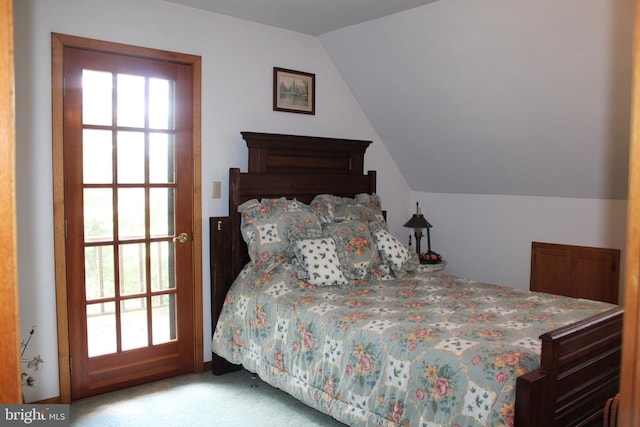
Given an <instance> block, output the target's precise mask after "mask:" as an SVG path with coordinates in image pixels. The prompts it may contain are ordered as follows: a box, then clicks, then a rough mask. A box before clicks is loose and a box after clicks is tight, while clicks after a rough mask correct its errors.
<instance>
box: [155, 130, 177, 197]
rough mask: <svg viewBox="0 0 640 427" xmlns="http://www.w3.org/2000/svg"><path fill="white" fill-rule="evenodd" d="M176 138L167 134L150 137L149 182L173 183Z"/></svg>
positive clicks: (156, 134)
mask: <svg viewBox="0 0 640 427" xmlns="http://www.w3.org/2000/svg"><path fill="white" fill-rule="evenodd" d="M173 159H174V136H173V135H170V134H166V133H152V134H150V135H149V182H151V183H154V184H170V183H173V176H174V173H173V170H174V162H173Z"/></svg>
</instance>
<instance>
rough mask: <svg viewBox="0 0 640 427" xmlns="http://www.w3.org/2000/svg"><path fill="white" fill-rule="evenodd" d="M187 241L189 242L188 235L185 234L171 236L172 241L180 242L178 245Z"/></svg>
mask: <svg viewBox="0 0 640 427" xmlns="http://www.w3.org/2000/svg"><path fill="white" fill-rule="evenodd" d="M187 240H189V235H188V234H187V233H185V232H182V233H180V234H178V235H177V236H173V241H174V242H180V243H185V242H186V241H187Z"/></svg>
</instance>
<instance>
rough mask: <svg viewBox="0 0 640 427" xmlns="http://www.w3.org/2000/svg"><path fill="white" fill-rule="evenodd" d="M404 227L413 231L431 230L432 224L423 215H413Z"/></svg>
mask: <svg viewBox="0 0 640 427" xmlns="http://www.w3.org/2000/svg"><path fill="white" fill-rule="evenodd" d="M404 226H405V227H407V228H413V229H423V228H431V224H429V221H427V219H426V218H425V217H424V216H423V215H422V214H413V215H412V216H411V218H410V219H409V221H407V222H406V223H405V224H404Z"/></svg>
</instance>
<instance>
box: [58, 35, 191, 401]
mask: <svg viewBox="0 0 640 427" xmlns="http://www.w3.org/2000/svg"><path fill="white" fill-rule="evenodd" d="M65 47H74V48H80V49H90V50H96V51H101V52H107V53H114V54H120V55H130V56H135V57H140V58H147V59H156V60H164V61H171V62H179V63H183V64H190V65H191V66H192V67H193V234H194V236H193V240H192V244H193V266H192V268H193V283H194V289H193V326H194V337H195V341H194V368H195V371H196V372H201V371H202V370H204V335H203V334H204V324H203V308H202V302H203V296H202V184H201V183H202V177H201V175H202V173H201V164H202V161H201V158H202V156H201V96H202V95H201V85H202V58H201V57H200V56H196V55H187V54H182V53H175V52H168V51H163V50H157V49H149V48H142V47H137V46H130V45H124V44H119V43H111V42H105V41H100V40H93V39H87V38H83V37H76V36H70V35H65V34H58V33H51V79H52V80H51V102H52V127H53V129H52V132H53V156H52V157H53V217H54V221H53V226H54V251H55V280H56V313H57V318H58V329H57V330H58V366H59V373H58V375H59V381H60V402H61V403H70V402H71V370H70V367H69V356H70V349H69V319H68V315H67V309H68V305H67V280H66V279H67V271H66V255H65V233H64V229H65V227H64V157H63V131H62V130H63V90H64V88H63V52H64V48H65Z"/></svg>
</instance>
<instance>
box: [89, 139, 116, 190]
mask: <svg viewBox="0 0 640 427" xmlns="http://www.w3.org/2000/svg"><path fill="white" fill-rule="evenodd" d="M111 136H112V133H111V131H109V130H96V129H84V130H83V131H82V180H83V182H84V183H85V184H111V182H113V168H112V167H111V166H112V164H113V160H112V158H113V156H112V153H113V149H112V147H113V142H112V140H111V139H112V138H111Z"/></svg>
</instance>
